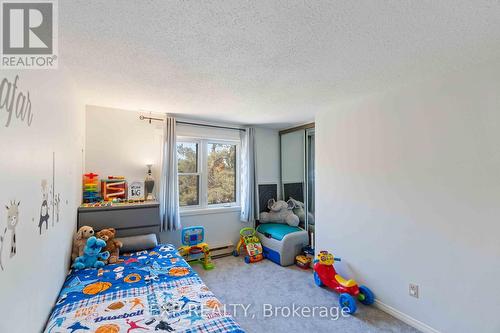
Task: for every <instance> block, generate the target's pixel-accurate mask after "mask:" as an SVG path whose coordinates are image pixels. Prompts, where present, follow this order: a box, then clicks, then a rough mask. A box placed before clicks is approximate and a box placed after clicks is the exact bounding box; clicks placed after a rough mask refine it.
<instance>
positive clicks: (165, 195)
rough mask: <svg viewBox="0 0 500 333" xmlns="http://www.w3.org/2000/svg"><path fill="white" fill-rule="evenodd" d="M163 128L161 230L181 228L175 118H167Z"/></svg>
mask: <svg viewBox="0 0 500 333" xmlns="http://www.w3.org/2000/svg"><path fill="white" fill-rule="evenodd" d="M163 125H164V127H163V158H162V168H161V182H160V191H161V192H160V212H161V221H162V230H178V229H180V228H181V219H180V216H179V183H178V180H177V134H176V122H175V118H173V117H169V116H167V117H166V118H165V121H164V124H163Z"/></svg>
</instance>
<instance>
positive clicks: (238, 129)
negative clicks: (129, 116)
mask: <svg viewBox="0 0 500 333" xmlns="http://www.w3.org/2000/svg"><path fill="white" fill-rule="evenodd" d="M139 119H140V120H148V121H149V123H150V124H151V121H152V120H155V121H163V119H162V118H154V117H145V116H143V115H140V116H139ZM175 122H176V123H177V124H183V125H192V126H201V127H211V128H221V129H228V130H233V131H243V132H245V131H246V129H244V128H237V127H228V126H218V125H208V124H200V123H190V122H187V121H181V120H176V121H175Z"/></svg>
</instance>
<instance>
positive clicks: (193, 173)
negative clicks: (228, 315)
mask: <svg viewBox="0 0 500 333" xmlns="http://www.w3.org/2000/svg"><path fill="white" fill-rule="evenodd" d="M198 155H199V154H198V143H196V142H179V143H177V168H178V171H177V172H178V175H179V205H180V206H181V207H184V206H198V205H199V204H200V172H199V168H198V167H199V165H198V164H199V163H198Z"/></svg>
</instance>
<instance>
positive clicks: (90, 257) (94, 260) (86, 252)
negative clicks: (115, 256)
mask: <svg viewBox="0 0 500 333" xmlns="http://www.w3.org/2000/svg"><path fill="white" fill-rule="evenodd" d="M105 246H106V242H105V241H103V240H102V239H97V238H95V237H94V236H92V237H89V239H87V242H86V244H85V248H84V249H83V255H82V256H80V257H78V258H76V259H75V262H74V264H73V266H71V267H72V268H75V269H83V268H99V267H103V266H104V265H105V264H104V262H102V261H101V260H108V258H109V252H107V251H105V252H102V253H101V249H102V248H103V247H105Z"/></svg>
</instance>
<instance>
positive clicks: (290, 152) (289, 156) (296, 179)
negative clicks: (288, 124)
mask: <svg viewBox="0 0 500 333" xmlns="http://www.w3.org/2000/svg"><path fill="white" fill-rule="evenodd" d="M280 139H281V190H282V191H281V194H282V198H283V200H285V201H287V200H289V199H293V200H295V201H296V205H295V208H294V213H295V214H296V215H297V216H298V217H299V220H300V227H301V228H304V229H306V230H308V231H309V233H310V234H311V233H314V210H315V204H314V201H315V200H314V186H315V184H314V181H315V176H314V174H315V173H314V170H315V169H314V166H315V165H314V152H315V140H314V124H308V125H304V126H300V127H296V128H292V129H288V130H284V131H281V132H280Z"/></svg>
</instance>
